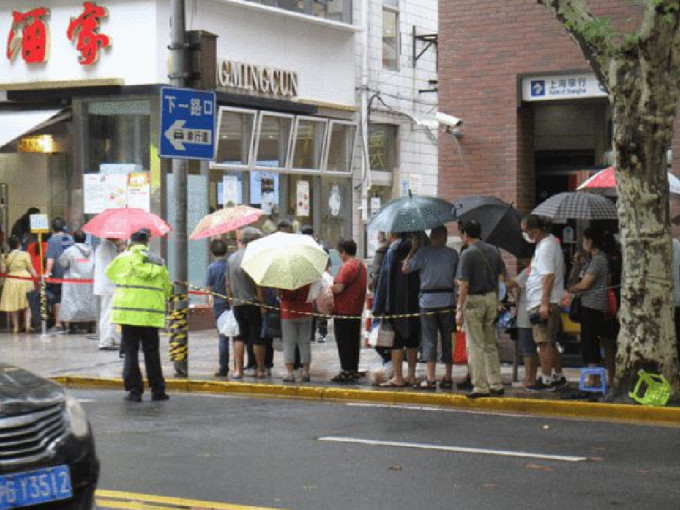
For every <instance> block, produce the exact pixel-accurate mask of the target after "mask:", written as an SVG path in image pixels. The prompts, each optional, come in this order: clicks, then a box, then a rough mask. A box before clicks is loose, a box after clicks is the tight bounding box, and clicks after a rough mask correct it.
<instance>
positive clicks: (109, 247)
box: [93, 239, 121, 351]
mask: <svg viewBox="0 0 680 510" xmlns="http://www.w3.org/2000/svg"><path fill="white" fill-rule="evenodd" d="M120 245H121V241H120V240H119V239H102V240H101V243H99V246H97V249H96V250H95V252H94V287H93V290H94V295H95V296H98V297H99V349H100V350H102V351H109V350H111V351H113V350H118V348H119V347H120V333H118V331H117V329H116V325H115V324H111V314H112V313H113V294H114V292H115V291H116V286H115V285H114V284H113V282H111V280H109V277H108V276H106V268H107V267H109V264H110V263H111V262H112V261H113V259H115V258H116V257H117V256H118V253H119V251H120Z"/></svg>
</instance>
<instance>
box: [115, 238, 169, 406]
mask: <svg viewBox="0 0 680 510" xmlns="http://www.w3.org/2000/svg"><path fill="white" fill-rule="evenodd" d="M150 236H151V233H150V231H149V230H148V229H141V230H139V231H138V232H135V233H134V234H132V237H131V238H130V247H129V248H128V249H127V250H126V251H124V252H123V253H121V254H120V255H118V256H117V257H116V258H115V259H114V260H113V261H112V262H111V264H109V267H108V268H107V269H106V275H107V276H108V277H109V279H110V280H111V281H112V282H113V283H114V284H115V286H116V290H115V293H114V296H113V317H112V319H111V322H112V323H114V324H120V325H121V328H122V339H121V342H122V347H123V351H124V353H125V364H124V367H123V381H124V383H125V391H127V392H128V394H127V395H126V396H125V400H128V401H130V402H141V401H142V393H143V392H144V384H143V382H142V374H141V373H140V371H139V346H140V344H141V346H142V351H143V352H144V364H145V366H146V375H147V379H148V381H149V386H150V388H151V400H167V399H168V398H169V397H168V395H167V394H166V393H165V379H164V378H163V369H162V367H161V359H160V354H159V351H158V344H159V337H158V329H159V328H163V327H165V307H166V302H167V300H168V298H169V297H170V294H171V293H172V284H171V283H170V275H169V274H168V270H167V268H166V267H165V262H164V261H163V259H162V258H161V257H159V256H158V255H156V254H154V253H151V252H149V247H148V244H149V237H150Z"/></svg>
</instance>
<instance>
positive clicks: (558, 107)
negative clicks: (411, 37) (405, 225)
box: [439, 0, 679, 211]
mask: <svg viewBox="0 0 680 510" xmlns="http://www.w3.org/2000/svg"><path fill="white" fill-rule="evenodd" d="M588 4H589V5H590V6H592V9H593V12H594V14H595V15H597V16H604V17H608V18H609V19H610V20H611V21H612V24H613V26H614V27H617V28H620V29H621V30H622V31H625V30H626V27H629V26H637V22H638V21H637V20H639V19H640V14H641V10H640V7H639V6H638V5H636V4H635V3H634V2H619V1H616V0H592V1H590V2H588ZM439 15H440V22H439V35H440V81H441V85H440V96H439V100H440V110H441V111H443V112H446V113H451V114H453V115H456V116H457V117H460V118H461V119H463V124H462V126H461V132H462V134H463V136H462V138H460V139H454V138H452V137H448V136H447V137H444V136H442V137H441V138H440V151H439V186H440V188H439V189H440V193H442V194H444V195H451V196H463V195H471V194H485V195H496V196H498V197H500V198H502V199H504V200H506V201H507V202H512V203H514V204H515V205H516V206H517V207H518V208H519V209H520V210H521V211H529V210H531V209H532V208H533V207H534V206H535V205H536V204H537V203H539V202H541V201H542V200H544V199H545V198H547V197H548V196H549V195H552V194H554V193H556V192H560V191H567V190H573V189H575V188H576V187H577V186H578V184H579V183H580V182H582V181H583V180H585V179H586V178H587V177H588V176H589V175H591V174H592V173H593V172H594V171H595V170H597V169H601V168H605V167H606V166H608V165H609V164H611V153H610V149H611V140H612V121H611V111H610V106H609V102H608V99H607V95H606V92H605V91H604V90H603V89H602V87H600V85H599V83H598V82H597V80H596V79H595V75H594V73H593V72H592V70H591V68H590V66H589V64H588V62H587V61H586V60H585V59H584V58H583V56H582V54H581V51H580V49H579V48H578V46H577V45H576V43H575V42H574V41H573V40H572V39H571V38H570V36H569V35H567V33H566V31H565V30H564V28H563V27H562V25H561V24H560V23H558V22H557V21H556V19H555V17H554V15H553V14H552V13H551V11H549V10H548V9H547V8H545V7H543V6H541V5H538V4H537V3H536V2H525V1H522V0H506V1H502V2H475V1H473V0H461V1H457V2H446V1H441V2H440V3H439ZM673 145H674V148H677V147H679V145H678V135H677V134H676V137H675V142H674V144H673ZM676 154H678V151H677V150H674V151H673V155H674V156H673V159H676V156H675V155H676Z"/></svg>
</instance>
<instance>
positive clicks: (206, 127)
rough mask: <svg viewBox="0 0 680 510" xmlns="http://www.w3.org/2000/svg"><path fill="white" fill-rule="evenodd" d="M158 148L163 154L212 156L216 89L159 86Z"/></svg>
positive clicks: (210, 157) (180, 157) (173, 155)
mask: <svg viewBox="0 0 680 510" xmlns="http://www.w3.org/2000/svg"><path fill="white" fill-rule="evenodd" d="M160 147H161V151H160V155H161V157H163V158H179V159H207V160H212V159H214V157H215V93H214V92H204V91H199V90H191V89H181V88H173V87H163V88H162V89H161V143H160Z"/></svg>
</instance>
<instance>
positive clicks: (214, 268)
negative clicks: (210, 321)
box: [205, 239, 229, 377]
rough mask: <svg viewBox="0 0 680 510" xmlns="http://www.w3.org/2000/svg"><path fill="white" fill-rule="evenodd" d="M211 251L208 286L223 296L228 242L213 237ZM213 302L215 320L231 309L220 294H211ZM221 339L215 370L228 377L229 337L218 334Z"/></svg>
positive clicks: (225, 286)
mask: <svg viewBox="0 0 680 510" xmlns="http://www.w3.org/2000/svg"><path fill="white" fill-rule="evenodd" d="M210 252H211V253H212V254H213V257H215V262H213V263H212V264H210V265H209V266H208V271H207V274H206V283H205V284H206V287H208V290H210V291H211V292H215V293H217V294H221V295H222V296H226V295H227V284H226V275H227V268H228V265H227V259H226V255H227V243H225V242H224V241H223V240H222V239H213V241H212V242H211V243H210ZM211 297H212V303H213V316H214V317H215V321H217V319H218V318H219V316H220V315H222V314H223V313H224V312H225V311H227V310H229V301H228V300H226V299H224V298H223V297H220V296H215V295H213V296H211ZM217 338H218V339H219V343H218V353H219V355H218V356H219V357H218V361H219V366H218V369H217V372H215V374H214V375H215V377H227V376H228V375H229V338H228V337H226V336H224V335H223V334H221V333H219V332H218V334H217Z"/></svg>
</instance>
